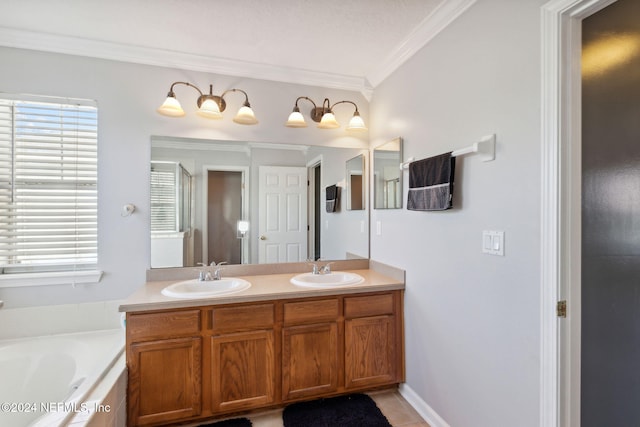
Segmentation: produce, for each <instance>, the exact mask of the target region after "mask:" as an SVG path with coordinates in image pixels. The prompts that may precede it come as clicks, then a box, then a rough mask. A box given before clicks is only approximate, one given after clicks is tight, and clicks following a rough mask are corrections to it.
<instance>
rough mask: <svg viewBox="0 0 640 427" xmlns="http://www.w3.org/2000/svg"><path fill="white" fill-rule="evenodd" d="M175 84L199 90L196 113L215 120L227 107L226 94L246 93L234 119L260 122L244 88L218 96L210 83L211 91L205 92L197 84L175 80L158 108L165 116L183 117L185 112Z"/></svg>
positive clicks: (242, 123)
mask: <svg viewBox="0 0 640 427" xmlns="http://www.w3.org/2000/svg"><path fill="white" fill-rule="evenodd" d="M175 85H185V86H189V87H192V88H194V89H195V90H197V91H198V93H199V94H200V96H198V99H197V100H196V102H197V104H198V111H196V114H197V115H199V116H201V117H204V118H207V119H213V120H220V119H222V112H223V111H224V110H225V108H226V107H227V103H226V102H225V100H224V96H225V95H226V94H228V93H229V92H240V93H242V94H244V104H243V105H242V107H240V109H239V110H238V113H237V114H236V116H235V117H234V118H233V121H234V122H236V123H238V124H241V125H255V124H256V123H258V120H257V119H256V116H255V114H254V113H253V110H252V109H251V105H250V104H249V96H248V95H247V92H245V91H243V90H242V89H228V90H225V91H224V92H222V95H220V96H218V95H214V94H213V85H209V93H208V94H204V93H202V91H201V90H200V89H198V87H197V86H195V85H192V84H191V83H187V82H174V83H172V84H171V87H170V88H169V93H168V94H167V99H165V101H164V103H163V104H162V105H161V106H160V108H158V110H157V111H158V113H160V114H162V115H163V116H169V117H182V116H184V114H185V113H184V110H183V109H182V106H181V105H180V102H178V99H177V98H176V94H175V92H174V91H173V87H174V86H175Z"/></svg>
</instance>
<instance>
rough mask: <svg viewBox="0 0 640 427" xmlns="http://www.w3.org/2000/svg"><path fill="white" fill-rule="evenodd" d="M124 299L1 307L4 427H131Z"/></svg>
mask: <svg viewBox="0 0 640 427" xmlns="http://www.w3.org/2000/svg"><path fill="white" fill-rule="evenodd" d="M119 304H120V302H119V301H109V302H99V303H85V304H68V305H58V306H43V307H28V308H11V309H7V308H5V309H1V310H0V372H3V371H5V370H6V372H4V373H2V374H1V375H2V378H3V381H2V382H0V402H2V403H4V404H5V405H7V404H8V405H12V406H13V407H12V406H8V408H9V409H10V410H11V412H4V413H2V414H0V425H34V426H47V427H49V426H59V425H65V426H67V425H68V426H74V427H80V426H85V425H90V426H102V425H105V426H107V425H108V426H125V419H126V417H125V415H126V406H125V402H126V365H125V358H124V353H123V350H124V331H123V329H122V328H121V326H120V314H119V313H118V311H117V308H118V306H119ZM10 379H13V380H12V381H9V380H10ZM14 408H15V411H13V409H14ZM34 409H35V412H34V411H33V410H34ZM47 409H48V410H49V412H48V413H46V411H47ZM2 417H4V418H2ZM7 417H10V418H7Z"/></svg>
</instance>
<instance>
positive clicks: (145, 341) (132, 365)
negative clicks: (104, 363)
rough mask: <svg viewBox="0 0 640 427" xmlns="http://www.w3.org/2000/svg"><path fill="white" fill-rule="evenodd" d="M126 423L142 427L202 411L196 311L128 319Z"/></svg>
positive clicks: (200, 362) (200, 345) (198, 321)
mask: <svg viewBox="0 0 640 427" xmlns="http://www.w3.org/2000/svg"><path fill="white" fill-rule="evenodd" d="M127 344H128V345H127V366H128V370H129V382H128V398H129V400H128V410H127V411H128V419H129V424H130V425H146V424H155V423H159V422H168V421H177V420H182V419H185V418H191V417H196V416H198V415H200V412H201V392H202V376H201V366H202V339H201V337H200V311H199V310H181V311H169V312H161V313H148V314H131V313H129V314H127Z"/></svg>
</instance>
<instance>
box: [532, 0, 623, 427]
mask: <svg viewBox="0 0 640 427" xmlns="http://www.w3.org/2000/svg"><path fill="white" fill-rule="evenodd" d="M615 1H616V0H550V1H549V2H547V3H546V4H545V5H543V6H542V14H541V36H542V46H541V48H542V51H541V54H542V57H541V65H542V66H541V71H542V82H541V90H542V92H541V110H542V116H541V118H542V120H541V142H542V162H541V164H542V167H541V184H542V194H541V242H540V243H541V304H540V309H541V314H540V319H541V333H540V425H541V426H544V427H548V426H563V427H577V426H579V425H580V322H581V312H580V308H581V307H580V291H581V281H580V273H581V271H580V270H581V259H580V256H581V254H580V246H581V222H580V221H581V213H580V208H581V206H580V201H581V176H582V172H581V146H582V136H581V112H582V108H581V80H582V77H581V72H580V71H581V70H580V55H581V49H582V20H583V19H584V18H586V17H588V16H590V15H592V14H594V13H596V12H597V11H599V10H601V9H603V8H604V7H606V6H608V5H610V4H612V3H614V2H615ZM560 300H566V301H567V317H566V318H559V317H557V314H556V307H557V303H558V301H560Z"/></svg>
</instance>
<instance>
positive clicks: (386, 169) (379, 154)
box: [373, 137, 402, 209]
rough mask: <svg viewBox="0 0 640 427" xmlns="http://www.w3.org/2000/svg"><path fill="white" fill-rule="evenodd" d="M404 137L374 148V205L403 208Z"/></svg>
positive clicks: (383, 207)
mask: <svg viewBox="0 0 640 427" xmlns="http://www.w3.org/2000/svg"><path fill="white" fill-rule="evenodd" d="M401 163H402V138H400V137H398V138H394V139H392V140H391V141H388V142H386V143H384V144H382V145H380V146H379V147H376V148H375V149H374V150H373V198H374V202H373V207H374V208H375V209H400V208H402V171H401V170H400V164H401Z"/></svg>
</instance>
